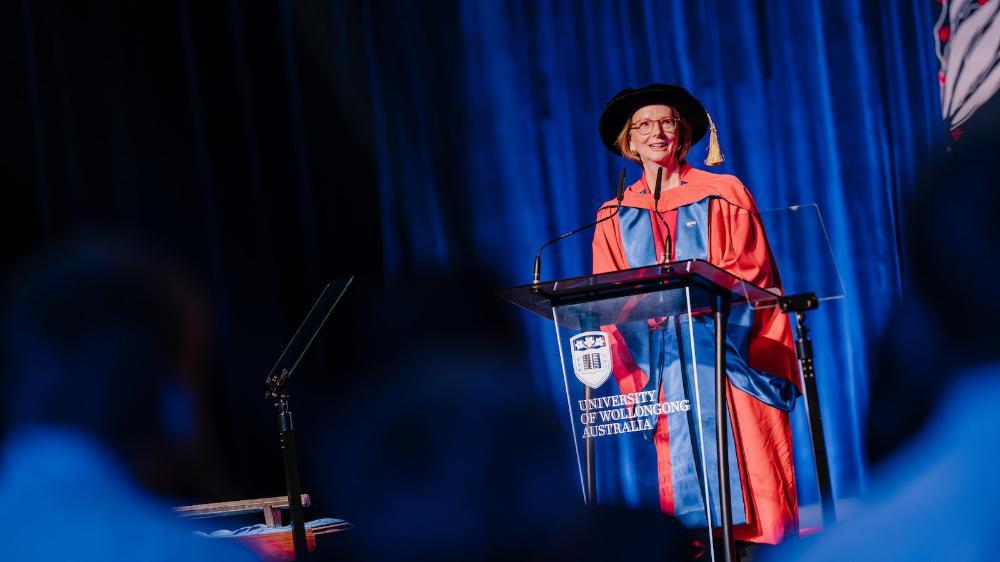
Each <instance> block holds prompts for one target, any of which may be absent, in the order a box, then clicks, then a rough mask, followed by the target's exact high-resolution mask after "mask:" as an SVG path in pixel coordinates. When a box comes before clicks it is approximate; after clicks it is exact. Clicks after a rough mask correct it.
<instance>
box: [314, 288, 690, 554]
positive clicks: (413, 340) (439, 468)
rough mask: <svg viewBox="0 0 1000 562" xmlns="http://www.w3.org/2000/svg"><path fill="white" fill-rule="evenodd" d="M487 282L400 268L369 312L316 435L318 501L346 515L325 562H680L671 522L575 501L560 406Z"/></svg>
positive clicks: (575, 478)
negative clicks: (411, 273)
mask: <svg viewBox="0 0 1000 562" xmlns="http://www.w3.org/2000/svg"><path fill="white" fill-rule="evenodd" d="M496 288H497V285H496V284H495V283H494V282H492V281H490V278H489V276H488V275H485V274H484V273H483V272H481V271H478V270H472V271H469V270H459V271H453V272H449V273H446V274H440V275H437V274H427V275H422V276H416V277H410V278H407V279H406V280H405V286H404V284H403V283H401V284H399V285H395V286H392V285H390V286H389V287H388V288H387V290H386V291H385V296H384V298H382V299H380V302H379V304H378V306H377V307H376V309H375V310H373V315H372V317H371V324H370V325H369V326H368V327H367V328H366V329H365V330H364V333H366V334H367V336H366V337H365V340H366V344H364V345H366V349H365V352H364V353H365V356H366V357H367V358H368V359H369V362H368V364H367V365H366V366H365V367H364V368H363V369H362V371H361V372H358V373H355V374H354V375H353V376H352V377H351V379H352V380H354V381H355V383H354V384H353V385H351V387H350V388H347V389H345V392H344V395H343V396H342V397H341V399H340V400H339V401H338V402H339V403H340V406H338V407H337V408H334V412H332V415H331V418H330V420H329V426H330V427H331V428H332V429H331V430H330V431H328V432H325V434H326V433H328V434H329V435H330V436H331V437H330V439H331V443H330V446H329V447H328V448H327V455H326V458H325V461H324V463H323V464H324V465H325V468H324V470H323V474H325V475H326V476H327V477H328V478H329V480H328V481H327V482H325V483H324V486H325V487H326V488H327V489H328V490H329V491H330V498H329V500H327V503H326V505H329V506H335V507H336V509H338V510H342V512H343V513H344V514H345V516H346V517H347V518H348V519H349V520H351V521H352V522H354V523H355V527H354V529H353V530H352V531H351V532H350V534H351V535H352V536H350V537H343V538H344V539H345V540H344V541H343V542H342V544H341V545H340V547H339V549H336V548H335V549H332V550H331V551H328V554H329V556H330V557H331V558H330V559H334V558H342V557H344V556H347V557H349V558H351V557H353V558H356V559H365V560H399V559H403V560H506V559H515V560H602V561H606V560H615V559H620V558H621V557H622V556H623V555H627V556H628V557H630V558H632V557H639V558H642V559H644V560H689V559H690V557H689V554H688V543H689V541H688V539H687V538H686V537H685V535H684V532H683V530H682V529H681V527H680V525H679V524H678V523H677V522H676V521H675V520H674V519H672V518H670V517H667V516H665V515H662V514H659V513H645V512H636V511H626V510H616V509H585V508H584V507H583V500H582V492H581V485H580V479H579V474H578V471H577V466H576V458H575V456H574V453H573V448H572V440H571V438H570V436H569V428H568V420H564V418H566V411H565V410H560V409H553V408H551V407H549V404H551V403H552V397H550V396H548V395H547V394H546V392H548V390H546V389H541V388H539V387H538V386H537V385H536V383H534V382H532V381H533V379H532V377H531V376H530V373H529V371H528V368H527V362H526V361H525V360H524V358H523V357H521V355H520V354H519V352H518V350H520V349H523V348H524V347H525V346H524V345H523V343H522V342H521V335H520V334H519V332H518V330H517V329H516V328H515V326H516V325H517V324H516V323H515V322H514V320H513V318H512V315H513V314H514V313H515V310H514V308H513V307H512V306H511V305H509V304H506V303H503V302H502V301H500V299H499V298H497V297H495V296H494V293H493V291H494V290H495V289H496ZM560 392H561V390H560ZM560 395H561V394H560ZM562 421H566V425H567V427H565V428H564V427H561V425H560V423H561V422H562ZM348 543H349V544H348Z"/></svg>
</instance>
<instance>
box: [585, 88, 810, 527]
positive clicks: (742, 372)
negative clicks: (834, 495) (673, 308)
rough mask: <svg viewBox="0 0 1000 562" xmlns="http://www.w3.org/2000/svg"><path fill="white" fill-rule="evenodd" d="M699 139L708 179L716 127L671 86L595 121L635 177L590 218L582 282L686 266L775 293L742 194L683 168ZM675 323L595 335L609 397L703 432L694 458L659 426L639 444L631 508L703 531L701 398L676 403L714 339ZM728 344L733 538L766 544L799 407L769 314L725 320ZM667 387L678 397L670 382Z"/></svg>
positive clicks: (680, 437)
mask: <svg viewBox="0 0 1000 562" xmlns="http://www.w3.org/2000/svg"><path fill="white" fill-rule="evenodd" d="M709 132H710V142H709V154H708V158H707V159H706V161H705V164H707V165H709V166H713V165H717V164H719V163H721V162H722V160H723V158H722V154H721V152H720V150H719V147H718V146H719V145H718V140H717V137H716V129H715V125H714V124H713V122H712V119H711V117H710V116H709V115H708V113H707V112H706V111H705V109H704V107H702V105H701V103H700V102H699V101H698V100H697V99H695V98H694V97H693V96H692V95H691V94H690V93H688V91H687V90H685V89H684V88H682V87H680V86H674V85H665V84H651V85H649V86H646V87H644V88H639V89H631V88H627V89H625V90H622V91H621V92H619V93H618V94H617V95H616V96H615V97H614V98H613V99H612V100H611V101H610V102H608V104H607V107H606V108H605V110H604V113H603V114H602V115H601V120H600V135H601V140H602V141H603V143H604V145H605V146H606V147H607V148H608V150H610V151H611V152H613V153H615V154H617V155H619V156H622V157H624V158H626V159H628V160H631V161H633V162H636V163H637V164H639V165H640V166H641V168H642V176H641V177H640V178H639V180H638V181H637V182H635V183H633V184H632V185H630V186H629V187H628V188H627V189H626V190H625V193H624V198H623V200H622V202H621V208H620V209H618V202H617V201H616V200H612V201H609V202H607V203H605V204H604V205H602V206H601V208H600V209H599V210H598V214H597V216H598V218H606V217H609V216H611V215H615V216H613V217H612V218H611V219H610V220H605V221H603V222H601V223H600V224H598V226H597V230H596V231H595V234H594V243H593V249H594V273H604V272H608V271H616V270H622V269H628V268H633V267H640V266H647V265H654V264H657V263H665V262H670V261H679V260H687V259H695V258H698V259H703V260H707V261H708V262H710V263H712V264H713V265H716V266H718V267H720V268H722V269H725V270H726V271H728V272H730V273H732V274H734V275H736V276H738V277H741V278H743V279H745V280H746V281H748V282H750V283H752V284H754V285H757V286H760V287H765V288H780V280H779V278H778V272H777V269H776V268H775V264H774V261H773V259H772V256H771V251H770V248H769V246H768V243H767V239H766V238H765V235H764V229H763V226H762V224H761V220H760V215H759V212H758V210H757V206H756V204H755V203H754V200H753V198H752V197H751V196H750V193H749V192H748V191H747V189H746V187H744V186H743V184H742V183H741V182H740V180H739V179H737V178H736V177H734V176H731V175H722V174H714V173H710V172H707V171H703V170H699V169H696V168H694V167H692V166H691V165H690V163H689V162H688V153H689V151H690V149H691V147H692V146H693V145H694V144H695V143H697V142H698V141H699V140H701V139H702V138H703V137H704V136H705V134H706V133H709ZM658 177H659V178H660V181H659V183H660V185H659V186H657V185H656V184H657V178H658ZM616 209H617V214H615V212H616ZM675 320H676V319H675ZM675 320H671V319H652V320H650V321H649V322H648V326H638V327H636V326H635V324H636V323H632V325H631V327H629V325H619V326H614V327H605V330H606V331H607V332H608V333H609V335H610V336H611V341H612V346H611V349H612V355H613V358H614V378H615V379H616V381H617V383H618V386H619V389H620V391H621V392H622V393H629V392H637V391H640V390H646V391H648V390H654V389H657V387H658V391H659V397H660V401H661V402H664V401H673V400H683V399H690V400H691V402H690V403H691V404H692V406H691V410H692V412H691V414H693V415H698V417H699V418H700V419H702V420H705V422H703V427H704V428H705V430H703V431H702V432H701V433H703V434H704V435H705V437H704V446H701V442H700V441H699V440H700V439H701V438H700V437H699V432H698V431H696V430H694V429H692V428H691V427H689V426H688V425H685V424H684V423H678V422H677V421H668V419H667V415H666V414H660V415H659V416H658V419H657V420H656V421H655V429H654V431H653V432H651V433H650V434H649V435H647V436H645V438H644V439H645V441H644V442H645V443H646V444H647V445H648V446H647V447H644V449H645V452H644V453H641V454H645V455H647V456H648V462H645V463H643V462H635V460H634V459H633V460H632V461H630V465H631V466H633V467H636V469H639V470H641V469H642V466H643V465H645V466H646V470H650V471H656V474H657V476H658V478H657V479H656V480H657V487H658V489H656V490H653V489H645V490H638V493H639V494H640V495H642V496H644V497H645V498H646V499H647V500H649V498H650V496H652V498H654V499H653V501H652V502H650V503H653V502H655V501H656V500H658V502H659V507H660V509H662V510H663V511H665V512H667V513H671V514H674V515H675V516H677V517H678V518H679V519H680V520H681V521H682V522H683V523H685V525H687V526H689V527H701V528H704V527H706V526H707V516H706V509H705V503H704V499H703V497H704V494H703V493H702V492H703V490H705V489H706V482H705V480H706V476H707V479H708V483H707V485H708V486H711V487H712V488H714V487H715V483H714V482H713V481H714V480H716V479H717V476H716V475H717V474H718V472H717V470H718V464H717V458H716V454H715V446H714V435H715V429H714V419H715V413H714V401H713V400H712V396H713V394H708V396H707V397H706V396H705V394H704V393H705V390H702V394H701V399H700V401H699V402H700V403H699V404H698V406H697V407H698V409H700V414H698V413H697V412H695V398H696V397H695V396H693V395H692V396H685V394H689V393H690V389H691V388H692V386H697V387H701V386H702V385H703V384H705V381H706V379H707V380H708V381H713V380H714V379H713V375H714V370H713V367H712V366H713V365H714V354H715V349H714V325H713V323H712V320H711V318H709V317H708V315H704V316H696V317H695V318H693V319H692V322H691V324H688V321H687V319H684V321H683V322H678V321H675ZM689 326H690V328H689ZM727 332H728V333H727V335H728V339H729V341H728V346H729V347H728V351H727V358H728V359H727V368H728V375H729V377H728V378H729V414H730V416H729V419H730V420H731V424H730V436H731V437H730V455H729V462H730V490H731V494H732V511H733V524H734V537H735V538H736V539H737V540H741V541H751V542H759V543H777V542H779V541H781V540H782V539H783V538H784V537H785V536H786V535H791V536H794V535H795V534H797V529H798V509H797V500H796V493H795V475H794V472H793V467H792V446H791V430H790V427H789V420H788V412H789V411H790V410H791V409H792V407H793V405H794V402H795V398H796V397H797V396H798V395H799V390H798V388H797V386H796V384H797V383H796V382H793V381H797V375H796V373H797V372H798V371H797V365H796V360H795V353H794V348H793V343H792V333H791V326H790V325H789V322H788V320H787V319H786V318H785V316H784V315H782V314H780V313H778V312H777V311H776V310H775V309H770V310H758V311H754V310H752V309H750V307H746V306H740V307H734V308H733V309H732V312H731V315H730V322H729V325H728V327H727ZM655 338H659V343H657V342H654V341H653V340H654V339H655ZM664 345H673V346H676V348H679V349H681V348H687V347H689V346H693V347H694V350H695V356H696V359H697V364H698V367H697V372H696V373H692V372H691V371H693V370H694V369H692V367H691V365H692V358H687V359H684V360H682V357H683V353H682V354H680V356H678V354H677V353H673V354H671V353H663V352H658V353H653V352H652V350H656V349H659V350H662V349H665V348H664V347H663V346H664ZM671 357H673V359H671ZM677 380H682V381H684V384H683V385H680V384H671V383H670V382H669V381H677ZM665 381H667V382H666V383H665ZM699 381H700V382H699ZM713 384H714V383H713ZM678 389H681V390H678ZM679 392H680V395H677V394H678V393H679ZM670 415H674V414H670ZM689 419H691V418H689ZM705 423H708V424H710V425H705ZM709 427H711V430H710V431H708V430H707V429H708V428H709ZM654 453H655V456H654ZM630 454H636V453H634V452H632V453H630ZM599 474H600V471H599ZM599 477H600V476H599ZM598 485H599V486H603V485H604V484H602V483H601V482H600V481H599V482H598ZM647 488H651V485H650V486H647ZM599 493H600V492H599ZM710 496H712V497H713V498H714V499H713V500H712V502H711V503H712V510H711V512H712V513H713V515H712V526H713V527H718V526H719V525H720V523H719V513H720V512H719V506H718V493H717V491H715V490H713V491H712V493H711V494H710Z"/></svg>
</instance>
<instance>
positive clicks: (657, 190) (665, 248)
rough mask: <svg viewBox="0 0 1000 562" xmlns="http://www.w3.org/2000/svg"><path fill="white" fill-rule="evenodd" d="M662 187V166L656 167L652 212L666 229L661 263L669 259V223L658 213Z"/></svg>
mask: <svg viewBox="0 0 1000 562" xmlns="http://www.w3.org/2000/svg"><path fill="white" fill-rule="evenodd" d="M662 188H663V168H657V169H656V185H655V187H653V212H654V213H655V214H656V216H657V218H659V219H660V224H662V225H663V228H665V229H666V230H667V238H666V240H664V241H663V254H662V255H661V256H660V259H661V260H662V262H663V263H667V262H669V261H670V244H671V240H670V225H669V224H667V221H666V220H664V218H663V215H661V214H660V192H661V191H662Z"/></svg>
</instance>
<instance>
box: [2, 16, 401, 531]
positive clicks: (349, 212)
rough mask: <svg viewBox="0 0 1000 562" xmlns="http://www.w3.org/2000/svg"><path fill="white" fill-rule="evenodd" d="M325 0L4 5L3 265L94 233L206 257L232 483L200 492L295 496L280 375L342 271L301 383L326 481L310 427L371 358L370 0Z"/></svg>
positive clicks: (376, 276)
mask: <svg viewBox="0 0 1000 562" xmlns="http://www.w3.org/2000/svg"><path fill="white" fill-rule="evenodd" d="M319 6H320V5H319V3H293V2H238V1H236V0H233V1H226V2H186V1H182V2H154V3H134V2H106V3H105V2H97V3H90V2H87V3H76V2H33V1H25V2H17V3H14V4H13V5H11V6H9V9H8V10H7V11H6V12H5V13H6V16H5V19H6V20H7V23H6V24H5V25H4V29H5V32H4V36H5V45H4V48H3V52H4V55H3V57H4V59H5V62H6V63H7V64H6V65H5V66H6V75H7V80H6V81H5V82H6V85H5V87H4V90H5V93H4V103H3V119H2V121H3V123H4V129H5V130H4V133H3V135H4V143H5V148H4V175H3V184H4V193H5V197H4V199H5V201H4V203H3V204H2V209H3V212H2V219H0V220H2V222H3V224H4V232H5V233H6V234H5V236H4V237H3V240H2V242H0V267H2V271H3V276H4V278H5V279H6V278H7V276H8V275H9V273H10V272H11V270H12V269H13V268H14V267H15V266H16V264H17V263H18V262H19V261H20V260H22V259H23V258H25V257H27V256H28V255H30V254H32V253H34V252H36V251H39V250H40V249H42V248H44V247H45V246H46V245H47V244H51V243H54V242H56V241H58V240H60V239H63V238H65V237H67V236H70V235H73V234H75V233H79V232H82V231H101V232H111V233H114V234H116V235H119V236H123V237H127V238H132V239H136V240H139V241H141V242H142V243H144V244H146V245H148V246H149V247H150V248H153V249H155V250H156V251H159V252H162V253H165V254H167V255H169V256H172V257H173V258H176V259H177V260H178V261H180V262H182V263H184V264H185V265H186V266H188V267H189V268H191V269H193V271H194V273H195V275H196V276H197V277H198V278H199V279H200V280H201V281H202V283H203V285H204V289H205V290H206V291H207V293H208V295H209V298H210V302H211V304H212V307H213V311H214V318H215V322H216V324H215V325H214V326H212V327H210V333H211V334H214V344H215V345H214V346H212V349H213V352H212V354H211V356H210V357H208V358H207V360H208V362H209V368H208V369H207V372H208V373H209V374H210V376H209V381H210V385H209V388H210V390H211V393H212V396H211V397H210V402H211V404H212V410H213V413H214V415H213V417H212V420H213V421H214V426H215V427H214V428H213V431H214V433H215V442H216V447H217V452H218V458H219V459H221V460H222V461H223V463H224V466H225V473H226V474H227V475H228V476H229V477H230V479H231V480H230V481H228V482H227V481H216V482H214V483H212V486H211V487H210V488H211V489H197V490H195V489H186V490H178V491H177V492H178V493H183V494H187V495H188V496H189V497H190V499H192V500H198V501H211V500H224V499H236V498H239V497H261V496H268V495H277V494H280V493H281V492H282V491H283V484H284V482H283V479H282V473H281V457H280V454H279V448H278V439H277V431H276V429H277V428H276V420H275V418H274V416H273V414H272V411H271V405H270V403H268V402H266V401H265V400H263V392H262V391H263V380H264V377H265V375H266V374H267V372H268V371H269V369H270V367H271V365H272V363H273V362H274V361H275V360H276V359H277V356H278V354H279V353H280V352H281V350H282V348H283V346H284V344H285V343H286V342H287V340H288V339H289V338H291V336H292V334H293V333H294V331H295V328H296V327H297V325H298V322H300V321H301V319H302V318H303V317H304V316H305V314H306V312H307V311H308V309H309V306H310V304H311V302H312V300H313V299H314V298H315V297H316V296H317V295H318V294H319V291H320V290H321V289H322V287H323V284H324V283H325V281H328V280H332V279H335V278H339V277H342V276H345V275H349V274H353V275H356V276H357V279H356V281H355V283H354V285H353V286H352V287H351V289H350V291H349V293H348V295H347V298H345V299H344V300H343V301H342V303H341V306H340V308H339V309H338V310H337V312H336V315H335V316H334V317H333V320H332V321H331V322H330V323H329V325H328V327H327V329H326V330H325V332H324V333H323V334H322V335H321V338H320V340H318V342H317V344H316V345H315V346H314V348H313V351H312V352H311V353H310V354H309V355H308V356H307V358H306V360H305V362H304V363H303V364H302V365H301V367H300V371H299V376H297V377H296V379H295V380H294V387H293V388H292V390H293V394H294V396H295V401H294V402H293V406H294V407H295V408H296V412H297V414H298V416H297V418H298V424H299V426H300V429H301V435H302V436H301V439H302V440H303V444H302V445H301V449H302V457H303V466H304V467H306V468H304V469H303V479H304V481H305V483H306V488H308V489H310V490H311V489H312V488H313V487H312V486H309V484H310V483H311V482H313V481H315V479H316V477H317V475H315V474H314V473H312V472H314V471H310V469H309V468H307V467H308V466H309V460H310V456H311V452H312V451H313V450H314V449H315V447H316V446H320V443H319V439H318V435H316V433H318V429H316V430H315V431H310V430H312V429H314V428H315V427H316V423H314V422H315V420H316V418H317V416H319V415H321V414H322V413H323V412H324V411H325V410H326V409H328V408H332V407H333V404H334V402H335V398H336V396H337V394H338V389H339V388H341V387H342V385H343V384H344V379H346V378H347V375H346V374H345V373H346V371H347V369H348V368H349V367H351V368H353V366H354V365H358V364H360V363H362V362H363V359H364V358H363V357H362V355H363V353H362V352H361V349H362V348H361V347H360V346H358V345H354V344H353V342H355V341H357V340H359V339H360V338H362V337H364V336H363V334H361V333H359V332H358V330H357V329H356V328H355V327H354V326H359V325H361V324H363V320H364V316H365V310H366V305H367V301H368V300H369V299H372V298H374V297H373V295H376V294H377V293H378V292H379V291H380V290H381V288H382V286H383V276H382V243H381V239H380V229H379V220H380V219H379V202H378V190H377V188H376V184H375V174H376V172H375V166H374V161H373V150H372V146H371V142H372V134H371V127H372V125H371V119H370V111H369V108H368V100H367V95H366V88H367V80H366V77H365V65H364V61H363V47H362V46H361V44H360V42H361V38H360V35H359V27H358V26H357V25H356V23H357V19H356V11H357V10H358V9H359V8H358V5H357V3H355V2H346V3H336V4H330V5H326V6H325V7H324V8H322V9H323V10H326V13H320V14H316V13H314V11H315V10H319V9H320V7H319ZM330 10H338V14H337V17H336V18H334V17H332V16H333V14H331V13H329V11H330ZM334 21H336V22H337V24H338V25H339V26H340V28H339V29H330V27H329V26H330V25H332V24H331V23H330V22H334ZM321 22H327V23H326V24H323V23H321ZM191 496H195V497H191ZM324 514H326V515H332V514H330V513H324Z"/></svg>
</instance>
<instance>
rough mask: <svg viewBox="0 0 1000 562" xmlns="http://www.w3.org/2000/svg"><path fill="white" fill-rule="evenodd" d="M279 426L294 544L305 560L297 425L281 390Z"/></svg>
mask: <svg viewBox="0 0 1000 562" xmlns="http://www.w3.org/2000/svg"><path fill="white" fill-rule="evenodd" d="M279 393H280V394H279V395H278V402H277V404H276V405H277V407H278V427H279V429H280V435H281V456H282V457H283V459H284V462H285V484H286V485H287V488H288V512H289V514H290V515H291V518H292V544H293V546H294V548H295V560H296V561H297V562H303V561H304V560H307V559H308V558H309V546H308V544H307V543H306V523H305V518H304V516H303V513H302V486H301V485H300V484H299V465H298V458H297V454H296V451H295V427H294V425H293V423H292V411H291V410H290V409H289V406H288V395H286V394H284V393H283V392H280V391H279Z"/></svg>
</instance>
